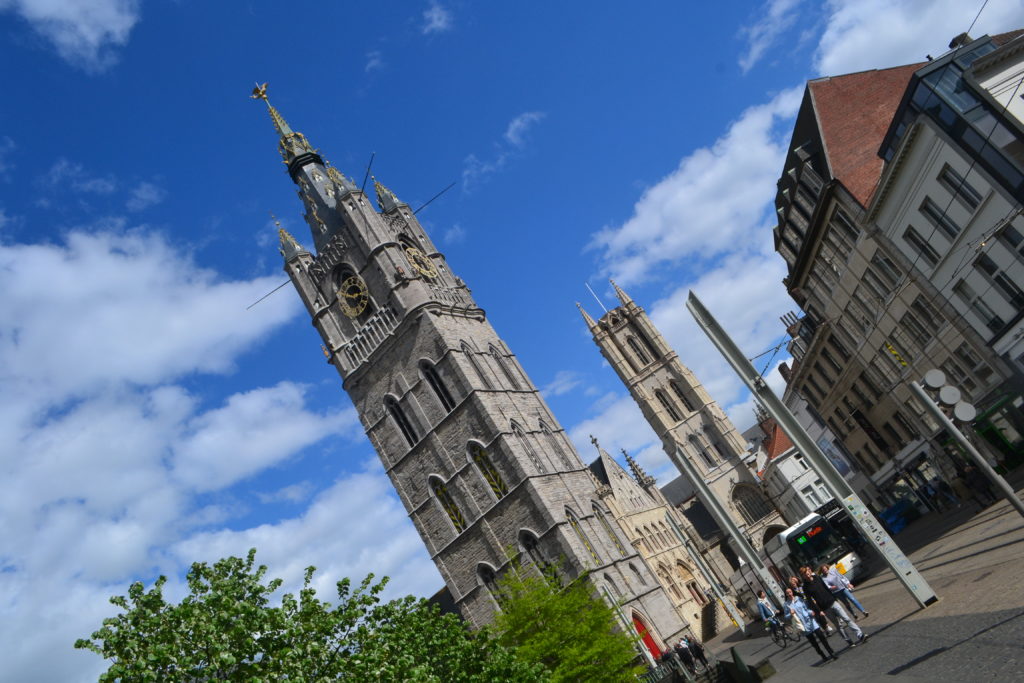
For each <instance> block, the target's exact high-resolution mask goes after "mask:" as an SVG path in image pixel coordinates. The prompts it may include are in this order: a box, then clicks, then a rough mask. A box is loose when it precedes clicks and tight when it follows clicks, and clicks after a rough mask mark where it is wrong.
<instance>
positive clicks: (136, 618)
mask: <svg viewBox="0 0 1024 683" xmlns="http://www.w3.org/2000/svg"><path fill="white" fill-rule="evenodd" d="M255 558H256V551H255V549H253V550H250V551H249V554H248V556H247V557H246V558H245V559H242V558H238V557H228V558H225V559H222V560H219V561H218V562H216V563H214V564H213V565H212V566H210V565H208V564H206V563H203V562H201V563H195V564H193V565H192V568H191V570H190V571H189V573H188V587H189V594H188V595H187V596H186V597H185V598H184V599H183V600H182V601H181V602H180V603H178V604H171V603H168V602H167V601H166V600H164V597H163V586H164V584H165V583H166V579H165V578H164V577H160V578H159V579H158V580H157V581H156V582H155V584H154V585H153V587H152V588H151V589H150V590H148V591H147V590H145V588H144V586H143V585H142V584H141V583H134V584H132V585H131V586H130V587H129V589H128V595H126V596H114V597H112V598H111V599H110V601H111V603H113V604H114V605H116V606H117V607H119V608H121V610H122V612H121V613H120V614H118V615H117V616H114V617H110V618H107V619H104V620H103V625H102V627H101V628H100V629H99V630H98V631H96V632H95V633H93V634H92V637H91V638H89V639H80V640H78V641H77V642H76V643H75V647H76V648H82V649H88V650H92V651H93V652H96V653H97V654H99V655H100V656H102V657H104V658H106V659H109V660H111V662H112V663H111V665H110V668H109V669H108V670H107V672H106V673H104V674H103V675H102V676H100V680H101V681H129V680H130V681H209V680H231V681H247V682H251V683H255V682H257V681H280V680H288V681H302V682H306V681H309V682H312V681H326V680H337V679H342V680H353V681H422V682H431V683H433V682H437V683H441V682H444V683H448V682H449V681H465V682H467V683H477V682H479V683H485V682H487V683H489V682H490V681H496V680H507V681H541V680H546V676H545V675H544V673H543V669H542V667H541V666H539V665H538V664H530V663H527V662H525V661H523V660H521V659H519V658H518V657H517V656H516V654H515V653H514V651H512V650H511V649H509V648H506V647H503V646H501V645H500V644H498V643H496V642H495V641H494V640H493V639H492V638H491V637H490V636H489V635H488V634H487V633H478V634H471V633H470V632H469V631H468V630H467V629H466V627H465V625H464V624H463V623H462V622H461V621H460V620H459V619H458V617H456V616H454V615H451V614H447V615H441V614H440V613H439V611H438V608H437V606H436V605H431V604H429V603H427V601H425V600H422V599H416V598H413V597H412V596H408V597H405V598H401V599H398V600H392V601H390V602H381V600H380V598H379V595H380V592H381V591H382V590H383V588H384V586H385V584H386V583H387V579H386V578H385V579H383V580H381V581H379V582H377V583H374V582H373V575H372V574H371V575H370V576H367V577H366V578H365V579H364V580H363V581H362V583H361V584H360V585H359V586H358V587H356V588H355V589H353V588H352V585H351V582H350V581H349V580H348V579H342V580H341V581H339V582H338V583H337V593H338V603H337V604H336V605H332V604H330V603H328V602H324V601H321V600H319V599H318V598H317V597H316V593H315V591H314V590H313V589H312V588H311V587H310V584H311V581H312V578H313V573H314V572H315V568H314V567H309V568H308V569H307V570H306V575H305V581H304V583H303V588H302V590H300V591H299V594H298V597H295V596H294V595H293V594H291V593H287V594H285V595H283V596H282V598H281V602H280V605H273V604H271V595H272V594H273V593H274V592H275V591H277V590H278V588H280V586H281V580H280V579H273V580H271V581H269V582H264V576H265V574H266V572H267V568H266V567H265V566H262V565H261V566H259V567H256V566H255Z"/></svg>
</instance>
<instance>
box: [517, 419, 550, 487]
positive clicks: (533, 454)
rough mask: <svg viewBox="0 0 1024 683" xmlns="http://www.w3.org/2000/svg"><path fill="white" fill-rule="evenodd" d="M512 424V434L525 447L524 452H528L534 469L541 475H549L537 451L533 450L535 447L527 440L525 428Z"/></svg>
mask: <svg viewBox="0 0 1024 683" xmlns="http://www.w3.org/2000/svg"><path fill="white" fill-rule="evenodd" d="M511 424H512V433H513V434H515V435H516V439H518V440H519V443H520V445H521V446H522V447H523V450H525V451H526V455H527V456H528V457H529V458H530V462H532V463H533V466H534V468H535V469H536V470H537V471H538V472H540V473H541V474H547V471H548V470H547V468H546V467H544V463H543V462H541V459H540V457H539V456H538V455H537V451H535V450H533V446H532V445H530V442H529V440H527V438H526V434H525V433H523V428H522V427H520V426H519V425H518V424H517V423H515V422H513V423H511Z"/></svg>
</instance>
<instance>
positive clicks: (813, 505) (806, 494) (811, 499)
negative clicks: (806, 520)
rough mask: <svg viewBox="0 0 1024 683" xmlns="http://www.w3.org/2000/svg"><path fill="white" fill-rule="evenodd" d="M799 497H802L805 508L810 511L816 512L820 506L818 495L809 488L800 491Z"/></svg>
mask: <svg viewBox="0 0 1024 683" xmlns="http://www.w3.org/2000/svg"><path fill="white" fill-rule="evenodd" d="M800 495H801V496H803V498H804V500H805V501H806V502H807V507H809V508H810V509H811V510H817V509H818V508H820V507H821V506H822V502H821V498H819V497H818V493H817V492H816V491H815V490H814V489H813V488H811V487H810V486H805V487H804V488H802V489H800Z"/></svg>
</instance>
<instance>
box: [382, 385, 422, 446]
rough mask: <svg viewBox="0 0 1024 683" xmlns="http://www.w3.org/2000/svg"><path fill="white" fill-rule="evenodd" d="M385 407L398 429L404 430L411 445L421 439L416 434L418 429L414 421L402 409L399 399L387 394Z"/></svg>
mask: <svg viewBox="0 0 1024 683" xmlns="http://www.w3.org/2000/svg"><path fill="white" fill-rule="evenodd" d="M384 407H385V408H386V409H387V411H388V414H389V415H391V419H392V420H394V421H395V424H396V425H398V429H399V431H401V432H402V436H404V437H405V440H406V441H407V442H408V443H409V445H410V446H415V445H416V442H417V441H419V437H418V436H417V435H416V429H415V428H414V427H413V426H412V422H410V421H409V418H407V417H406V415H405V411H404V410H402V406H400V405H398V401H396V400H395V398H394V397H393V396H385V397H384Z"/></svg>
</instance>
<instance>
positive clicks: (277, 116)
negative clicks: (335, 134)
mask: <svg viewBox="0 0 1024 683" xmlns="http://www.w3.org/2000/svg"><path fill="white" fill-rule="evenodd" d="M249 97H250V98H252V99H254V100H263V101H264V102H266V104H267V110H268V111H269V112H270V120H271V121H272V122H273V124H274V130H275V131H277V135H278V137H280V138H281V140H280V142H278V144H277V148H278V150H279V151H280V152H281V156H282V157H283V158H284V163H286V164H288V171H289V173H291V172H292V167H291V164H292V162H293V161H295V160H296V159H298V158H299V157H302V156H304V155H307V154H308V155H311V156H314V157H315V156H316V150H314V149H313V148H312V147H311V146H310V144H309V141H308V140H306V136H305V135H303V134H302V133H296V132H295V131H293V130H292V129H291V126H289V125H288V122H287V121H285V120H284V117H283V116H281V113H280V112H279V111H277V109H276V108H275V107H274V105H272V104H271V103H270V100H269V99H268V98H267V84H266V83H264V84H263V85H260V84H259V83H257V84H256V87H255V88H253V89H252V94H251V95H249Z"/></svg>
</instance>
